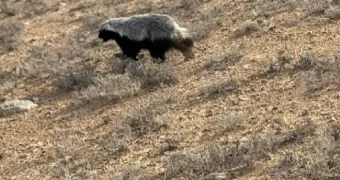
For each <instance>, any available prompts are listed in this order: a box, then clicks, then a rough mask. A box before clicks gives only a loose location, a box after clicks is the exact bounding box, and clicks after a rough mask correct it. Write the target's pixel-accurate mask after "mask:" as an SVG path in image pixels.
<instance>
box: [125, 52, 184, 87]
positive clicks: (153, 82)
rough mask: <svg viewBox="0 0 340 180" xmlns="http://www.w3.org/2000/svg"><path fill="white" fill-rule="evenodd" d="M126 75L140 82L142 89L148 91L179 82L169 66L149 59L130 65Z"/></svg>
mask: <svg viewBox="0 0 340 180" xmlns="http://www.w3.org/2000/svg"><path fill="white" fill-rule="evenodd" d="M126 73H127V74H128V75H129V76H130V77H131V78H132V79H134V80H137V81H139V82H140V84H141V88H142V89H146V90H153V89H155V88H164V87H167V86H172V85H174V84H176V83H178V82H179V78H178V76H177V74H176V72H175V71H174V70H173V69H172V68H171V67H170V66H169V65H166V64H156V63H152V62H151V60H150V59H148V58H146V61H144V62H143V63H138V62H135V63H129V64H128V65H127V67H126Z"/></svg>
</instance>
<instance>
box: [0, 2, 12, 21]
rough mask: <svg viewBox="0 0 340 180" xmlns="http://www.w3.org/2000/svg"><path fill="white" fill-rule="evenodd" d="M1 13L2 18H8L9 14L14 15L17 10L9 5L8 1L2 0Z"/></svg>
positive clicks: (0, 4) (0, 3)
mask: <svg viewBox="0 0 340 180" xmlns="http://www.w3.org/2000/svg"><path fill="white" fill-rule="evenodd" d="M0 15H3V16H0V18H6V17H8V16H14V15H15V12H14V10H13V9H12V8H10V7H9V6H8V5H7V2H5V1H1V2H0Z"/></svg>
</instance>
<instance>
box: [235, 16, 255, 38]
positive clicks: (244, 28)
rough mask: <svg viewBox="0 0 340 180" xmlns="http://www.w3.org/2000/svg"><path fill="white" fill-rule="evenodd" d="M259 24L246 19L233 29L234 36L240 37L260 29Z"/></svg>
mask: <svg viewBox="0 0 340 180" xmlns="http://www.w3.org/2000/svg"><path fill="white" fill-rule="evenodd" d="M260 30H261V28H260V25H259V24H258V22H257V21H251V20H248V21H246V22H244V23H243V24H242V25H241V26H240V27H239V28H238V29H236V30H235V31H234V37H241V36H246V35H250V34H252V33H254V32H257V31H260Z"/></svg>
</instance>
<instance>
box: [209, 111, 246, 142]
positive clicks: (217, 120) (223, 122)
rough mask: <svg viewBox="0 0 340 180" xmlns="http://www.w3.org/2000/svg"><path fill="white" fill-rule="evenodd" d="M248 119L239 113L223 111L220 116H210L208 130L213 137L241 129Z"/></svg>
mask: <svg viewBox="0 0 340 180" xmlns="http://www.w3.org/2000/svg"><path fill="white" fill-rule="evenodd" d="M245 120H246V117H245V116H243V115H242V114H240V113H237V112H229V111H223V112H222V113H220V114H217V115H213V116H210V117H209V118H208V119H207V123H206V127H205V129H206V130H209V131H211V133H212V135H213V136H216V135H223V133H226V132H229V131H233V130H237V129H240V128H241V126H242V123H243V122H244V121H245Z"/></svg>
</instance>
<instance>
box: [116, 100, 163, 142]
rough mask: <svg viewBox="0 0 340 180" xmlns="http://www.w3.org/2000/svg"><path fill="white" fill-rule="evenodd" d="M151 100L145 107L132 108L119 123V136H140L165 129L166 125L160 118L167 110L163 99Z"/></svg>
mask: <svg viewBox="0 0 340 180" xmlns="http://www.w3.org/2000/svg"><path fill="white" fill-rule="evenodd" d="M163 98H165V97H164V96H162V98H161V99H155V100H152V102H151V103H150V104H148V105H147V106H142V107H140V108H134V109H132V110H131V111H129V113H127V115H126V117H124V118H123V119H122V121H121V122H120V124H119V126H118V129H119V132H120V134H125V135H126V134H129V135H132V136H141V135H145V134H146V133H149V132H157V131H159V130H161V129H162V128H166V127H167V124H166V122H165V121H164V119H163V118H162V116H160V115H161V114H162V113H164V112H165V111H166V110H167V108H166V107H167V106H166V102H163V101H164V100H166V98H165V99H163Z"/></svg>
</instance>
